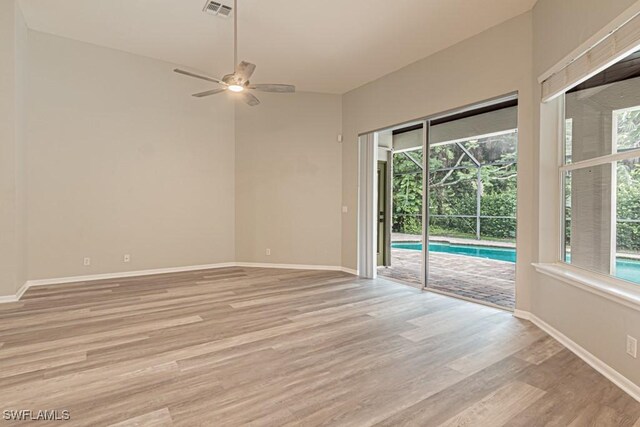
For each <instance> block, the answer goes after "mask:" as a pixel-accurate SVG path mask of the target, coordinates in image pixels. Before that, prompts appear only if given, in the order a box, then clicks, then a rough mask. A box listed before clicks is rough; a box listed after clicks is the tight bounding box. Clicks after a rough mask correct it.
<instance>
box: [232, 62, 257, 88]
mask: <svg viewBox="0 0 640 427" xmlns="http://www.w3.org/2000/svg"><path fill="white" fill-rule="evenodd" d="M255 70H256V66H255V64H252V63H250V62H246V61H242V62H241V63H239V64H238V65H237V66H236V71H235V76H236V77H238V78H239V79H240V83H244V82H246V81H247V80H249V78H251V76H252V75H253V72H254V71H255Z"/></svg>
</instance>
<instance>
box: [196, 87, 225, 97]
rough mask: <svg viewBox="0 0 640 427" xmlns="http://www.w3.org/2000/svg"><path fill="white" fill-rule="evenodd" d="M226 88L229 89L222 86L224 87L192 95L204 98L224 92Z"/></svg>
mask: <svg viewBox="0 0 640 427" xmlns="http://www.w3.org/2000/svg"><path fill="white" fill-rule="evenodd" d="M225 90H227V88H226V87H225V88H222V89H212V90H208V91H206V92H200V93H194V94H193V95H192V96H195V97H196V98H202V97H205V96H209V95H215V94H216V93H220V92H224V91H225Z"/></svg>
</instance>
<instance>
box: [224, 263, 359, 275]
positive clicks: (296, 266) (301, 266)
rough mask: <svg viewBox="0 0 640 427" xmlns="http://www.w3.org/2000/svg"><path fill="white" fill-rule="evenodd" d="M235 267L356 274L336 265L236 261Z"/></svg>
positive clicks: (354, 271)
mask: <svg viewBox="0 0 640 427" xmlns="http://www.w3.org/2000/svg"><path fill="white" fill-rule="evenodd" d="M235 265H236V267H258V268H283V269H290V270H328V271H342V272H344V273H349V274H353V275H356V276H357V275H358V272H357V271H356V270H352V269H350V268H346V267H340V266H337V265H315V264H271V263H267V262H236V263H235Z"/></svg>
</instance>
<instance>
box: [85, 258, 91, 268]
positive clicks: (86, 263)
mask: <svg viewBox="0 0 640 427" xmlns="http://www.w3.org/2000/svg"><path fill="white" fill-rule="evenodd" d="M84 265H85V266H86V265H91V258H89V257H85V258H84Z"/></svg>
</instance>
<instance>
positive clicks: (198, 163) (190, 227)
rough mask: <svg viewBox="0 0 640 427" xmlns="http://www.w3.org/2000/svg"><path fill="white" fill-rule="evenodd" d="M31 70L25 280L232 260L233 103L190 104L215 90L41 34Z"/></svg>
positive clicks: (159, 67) (152, 65)
mask: <svg viewBox="0 0 640 427" xmlns="http://www.w3.org/2000/svg"><path fill="white" fill-rule="evenodd" d="M28 62H29V73H28V79H27V83H28V84H27V91H26V108H25V109H26V113H27V131H26V135H25V136H26V139H27V145H28V148H27V158H26V162H27V182H28V200H27V211H28V215H27V222H28V264H29V279H41V278H55V277H67V276H77V275H87V274H97V273H109V272H121V271H128V270H143V269H153V268H164V267H176V266H189V265H200V264H210V263H220V262H228V261H233V259H234V221H235V219H234V126H233V121H234V111H233V104H232V103H230V102H228V100H227V99H225V97H224V96H220V97H218V98H209V99H203V100H197V99H194V98H192V97H191V96H189V95H190V94H191V93H194V92H197V91H200V90H204V89H207V88H208V87H209V85H207V84H206V83H203V82H199V81H197V80H195V79H189V78H186V77H184V76H180V75H177V74H175V73H173V72H172V68H173V65H172V64H169V63H164V62H160V61H157V60H152V59H148V58H144V57H140V56H135V55H131V54H127V53H122V52H119V51H115V50H111V49H106V48H101V47H97V46H94V45H90V44H87V43H81V42H77V41H72V40H69V39H64V38H60V37H56V36H51V35H46V34H43V33H37V32H30V33H29V49H28ZM124 254H130V255H131V262H130V263H127V264H125V263H123V259H122V258H123V255H124ZM85 256H86V257H91V266H88V267H85V266H84V265H83V258H84V257H85Z"/></svg>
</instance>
